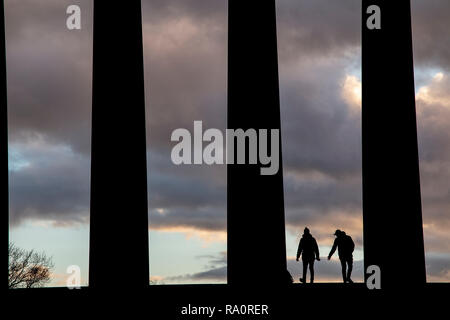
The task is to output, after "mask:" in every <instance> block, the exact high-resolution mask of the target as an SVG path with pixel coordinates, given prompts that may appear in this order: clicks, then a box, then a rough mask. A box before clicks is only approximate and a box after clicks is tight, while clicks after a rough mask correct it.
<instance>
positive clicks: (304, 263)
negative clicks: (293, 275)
mask: <svg viewBox="0 0 450 320" xmlns="http://www.w3.org/2000/svg"><path fill="white" fill-rule="evenodd" d="M302 262H303V277H302V278H300V282H303V283H305V282H306V270H307V268H308V261H306V260H302Z"/></svg>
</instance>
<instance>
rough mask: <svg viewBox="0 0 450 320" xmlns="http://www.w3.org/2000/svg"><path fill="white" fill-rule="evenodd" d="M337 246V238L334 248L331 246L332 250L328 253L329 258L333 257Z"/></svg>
mask: <svg viewBox="0 0 450 320" xmlns="http://www.w3.org/2000/svg"><path fill="white" fill-rule="evenodd" d="M336 248H337V239H334V243H333V248H331V251H330V253H329V254H328V260H330V259H331V257H332V256H333V254H334V252H335V251H336Z"/></svg>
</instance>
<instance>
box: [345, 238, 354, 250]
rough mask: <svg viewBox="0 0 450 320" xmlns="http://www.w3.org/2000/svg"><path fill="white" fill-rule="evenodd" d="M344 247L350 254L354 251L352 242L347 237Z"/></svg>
mask: <svg viewBox="0 0 450 320" xmlns="http://www.w3.org/2000/svg"><path fill="white" fill-rule="evenodd" d="M346 247H347V248H348V249H349V251H350V252H351V253H353V251H354V250H355V243H354V242H353V239H352V237H350V236H347V237H346Z"/></svg>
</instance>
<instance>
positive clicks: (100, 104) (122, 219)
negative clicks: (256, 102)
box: [89, 0, 149, 288]
mask: <svg viewBox="0 0 450 320" xmlns="http://www.w3.org/2000/svg"><path fill="white" fill-rule="evenodd" d="M141 20H142V18H141V2H140V1H139V0H128V1H120V3H119V2H111V1H102V0H95V1H94V61H93V107H92V167H91V168H92V171H91V224H90V252H89V259H90V260H89V285H90V286H91V287H94V288H109V287H117V286H118V287H121V286H127V287H130V288H141V287H146V286H147V285H148V284H149V261H148V212H147V169H146V166H147V163H146V138H145V134H146V130H145V101H144V76H143V53H142V50H143V48H142V26H141V24H142V22H141ZM128 274H131V275H132V277H127V276H126V275H128Z"/></svg>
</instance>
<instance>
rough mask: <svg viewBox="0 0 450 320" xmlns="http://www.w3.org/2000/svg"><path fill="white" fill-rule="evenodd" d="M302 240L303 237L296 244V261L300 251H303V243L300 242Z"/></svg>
mask: <svg viewBox="0 0 450 320" xmlns="http://www.w3.org/2000/svg"><path fill="white" fill-rule="evenodd" d="M302 240H303V239H300V242H299V244H298V249H297V259H296V260H297V261H298V258H300V255H301V254H302V251H303V244H302Z"/></svg>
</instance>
